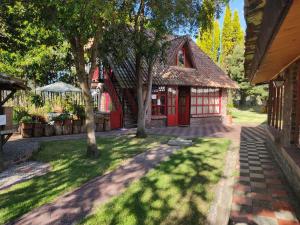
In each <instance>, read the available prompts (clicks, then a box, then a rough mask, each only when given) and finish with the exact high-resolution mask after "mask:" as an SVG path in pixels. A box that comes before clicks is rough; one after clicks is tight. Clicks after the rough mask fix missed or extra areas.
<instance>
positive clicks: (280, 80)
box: [273, 74, 285, 88]
mask: <svg viewBox="0 0 300 225" xmlns="http://www.w3.org/2000/svg"><path fill="white" fill-rule="evenodd" d="M284 82H285V79H284V77H283V74H280V75H279V76H278V78H277V79H276V80H274V81H273V83H274V85H275V87H276V88H279V87H282V86H283V85H284Z"/></svg>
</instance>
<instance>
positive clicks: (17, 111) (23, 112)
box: [13, 106, 29, 124]
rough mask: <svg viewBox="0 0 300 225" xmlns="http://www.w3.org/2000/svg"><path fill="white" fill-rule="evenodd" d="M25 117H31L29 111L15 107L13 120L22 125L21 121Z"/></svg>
mask: <svg viewBox="0 0 300 225" xmlns="http://www.w3.org/2000/svg"><path fill="white" fill-rule="evenodd" d="M25 116H29V113H28V110H27V109H26V108H25V107H20V106H15V107H13V120H14V121H15V122H17V123H18V124H19V123H20V121H21V119H22V118H23V117H25Z"/></svg>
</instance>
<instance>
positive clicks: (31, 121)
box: [20, 116, 34, 123]
mask: <svg viewBox="0 0 300 225" xmlns="http://www.w3.org/2000/svg"><path fill="white" fill-rule="evenodd" d="M20 122H21V123H33V122H34V121H33V119H32V117H31V116H24V117H22V119H21V120H20Z"/></svg>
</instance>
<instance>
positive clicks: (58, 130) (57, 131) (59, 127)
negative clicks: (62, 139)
mask: <svg viewBox="0 0 300 225" xmlns="http://www.w3.org/2000/svg"><path fill="white" fill-rule="evenodd" d="M62 130H63V129H62V125H60V124H58V123H57V124H56V123H55V124H54V131H55V135H62Z"/></svg>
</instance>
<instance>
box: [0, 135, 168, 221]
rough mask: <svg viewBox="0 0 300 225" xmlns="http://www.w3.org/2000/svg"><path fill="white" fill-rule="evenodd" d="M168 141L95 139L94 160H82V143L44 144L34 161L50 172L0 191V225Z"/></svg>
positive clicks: (117, 138)
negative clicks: (46, 165) (97, 152)
mask: <svg viewBox="0 0 300 225" xmlns="http://www.w3.org/2000/svg"><path fill="white" fill-rule="evenodd" d="M168 139H169V137H165V136H149V137H148V138H147V139H145V140H143V139H137V138H134V137H131V136H122V137H110V138H98V140H97V141H98V144H99V148H101V155H100V158H99V159H94V160H93V159H89V158H87V157H86V156H85V149H86V141H84V140H75V141H74V140H72V141H71V140H70V141H56V142H45V143H43V144H42V150H41V151H40V152H39V153H37V154H36V155H35V156H34V157H35V159H36V160H39V161H43V162H50V164H51V166H52V171H51V172H49V173H47V174H46V175H44V176H41V177H37V178H34V179H31V180H28V181H26V182H23V183H20V184H17V185H15V186H13V187H11V188H10V189H7V190H4V191H0V224H4V223H5V222H7V221H10V220H12V219H14V218H16V217H19V216H21V215H22V214H24V213H26V212H28V211H30V210H32V209H33V208H36V207H38V206H41V205H43V204H45V203H48V202H50V201H53V200H54V199H55V198H57V197H58V196H59V195H61V194H63V193H65V192H67V191H70V190H73V189H75V188H76V187H78V186H80V185H81V184H83V183H85V182H86V181H88V180H90V179H91V178H93V177H95V176H99V175H102V174H103V173H105V172H107V171H111V170H113V169H116V167H117V166H118V165H120V163H121V162H122V161H124V160H125V159H128V158H131V157H133V156H134V155H136V154H138V153H141V152H143V151H146V150H148V149H150V148H152V147H155V146H158V145H160V144H161V142H166V141H167V140H168Z"/></svg>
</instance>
